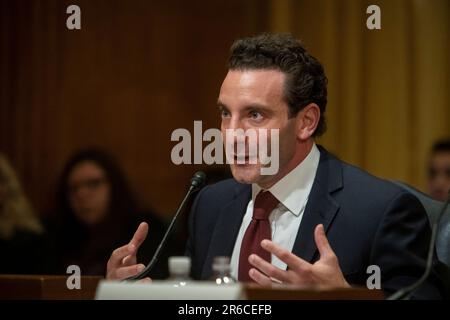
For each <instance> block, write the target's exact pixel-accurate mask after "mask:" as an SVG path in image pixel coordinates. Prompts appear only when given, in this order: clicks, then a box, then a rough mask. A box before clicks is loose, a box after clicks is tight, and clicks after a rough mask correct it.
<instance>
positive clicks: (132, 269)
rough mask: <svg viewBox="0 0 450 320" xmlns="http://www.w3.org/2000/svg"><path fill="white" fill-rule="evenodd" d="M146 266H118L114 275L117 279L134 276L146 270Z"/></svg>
mask: <svg viewBox="0 0 450 320" xmlns="http://www.w3.org/2000/svg"><path fill="white" fill-rule="evenodd" d="M144 268H145V266H144V265H143V264H135V265H132V266H128V267H122V268H117V269H116V270H115V274H114V275H113V276H114V278H115V279H120V280H122V279H125V278H128V277H131V276H134V275H136V274H138V273H139V272H141V271H142V270H144Z"/></svg>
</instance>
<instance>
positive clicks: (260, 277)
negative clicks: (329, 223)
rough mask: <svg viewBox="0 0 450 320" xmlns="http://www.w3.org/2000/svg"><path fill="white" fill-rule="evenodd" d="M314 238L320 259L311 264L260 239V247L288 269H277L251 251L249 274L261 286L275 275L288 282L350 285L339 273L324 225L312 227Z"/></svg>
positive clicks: (334, 285) (337, 285)
mask: <svg viewBox="0 0 450 320" xmlns="http://www.w3.org/2000/svg"><path fill="white" fill-rule="evenodd" d="M314 240H315V241H316V245H317V248H318V249H319V253H320V259H319V260H318V261H316V262H315V263H314V264H310V263H309V262H307V261H305V260H303V259H301V258H299V257H297V256H296V255H294V254H293V253H291V252H289V251H288V250H285V249H283V248H281V247H280V246H278V245H276V244H275V243H273V242H272V241H270V240H263V241H262V242H261V246H262V247H263V248H264V249H265V250H267V251H269V252H270V253H271V254H274V255H275V256H277V257H278V258H279V259H280V260H281V261H283V262H284V263H286V264H287V266H288V269H287V270H282V269H279V268H277V267H275V266H273V265H272V264H270V263H269V262H267V261H265V260H264V259H262V258H260V257H259V256H257V255H256V254H252V255H250V256H249V262H250V264H252V265H253V266H254V267H255V268H252V269H250V271H249V275H250V277H251V278H252V279H253V280H255V281H256V282H257V283H259V284H261V285H270V284H272V283H273V280H272V279H271V278H275V279H276V280H279V281H281V282H282V283H289V284H297V285H305V286H319V287H325V288H349V287H350V285H349V284H348V283H347V281H346V280H345V278H344V276H343V274H342V271H341V268H340V267H339V262H338V259H337V257H336V255H335V253H334V252H333V250H332V249H331V247H330V244H329V243H328V239H327V237H326V235H325V231H324V228H323V225H321V224H320V225H318V226H317V227H316V229H315V230H314Z"/></svg>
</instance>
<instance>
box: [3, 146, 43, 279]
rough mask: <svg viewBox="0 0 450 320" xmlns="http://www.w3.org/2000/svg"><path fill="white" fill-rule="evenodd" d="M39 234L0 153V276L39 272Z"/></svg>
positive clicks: (20, 191)
mask: <svg viewBox="0 0 450 320" xmlns="http://www.w3.org/2000/svg"><path fill="white" fill-rule="evenodd" d="M43 231H44V229H43V227H42V225H41V223H40V221H39V219H38V217H37V216H36V215H35V213H34V211H33V209H32V208H31V206H30V203H29V202H28V200H27V198H26V197H25V195H24V193H23V191H22V188H21V186H20V183H19V180H18V178H17V175H16V173H15V172H14V170H13V168H12V166H11V165H10V164H9V162H8V161H7V159H6V158H5V156H4V155H2V154H0V255H1V257H2V258H1V263H0V273H3V274H4V273H9V274H24V273H26V274H33V273H40V272H41V267H42V265H41V260H40V259H41V256H42V252H41V249H42V247H41V246H42V234H43Z"/></svg>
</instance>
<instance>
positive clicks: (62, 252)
mask: <svg viewBox="0 0 450 320" xmlns="http://www.w3.org/2000/svg"><path fill="white" fill-rule="evenodd" d="M54 216H55V217H56V220H55V222H54V223H53V224H52V226H51V227H50V229H51V230H52V232H51V234H52V239H53V240H51V243H54V244H55V246H54V251H55V252H56V253H55V254H54V255H53V256H52V257H51V258H52V259H53V261H52V263H51V264H52V265H53V266H55V267H56V269H54V270H51V271H50V272H51V273H65V272H66V269H67V267H68V266H69V265H78V266H79V267H80V269H81V274H82V275H104V274H105V266H106V262H107V261H108V258H109V255H110V253H111V252H112V251H113V250H114V249H115V248H117V247H118V246H121V245H124V244H126V243H127V242H128V241H129V239H130V238H131V237H132V235H133V233H134V231H135V229H136V228H137V226H138V224H139V223H140V222H141V221H146V222H148V223H149V236H148V238H147V240H146V241H145V242H144V244H143V250H140V254H141V256H140V257H139V258H140V261H142V262H143V263H148V261H149V260H150V258H151V256H152V254H153V253H154V251H155V250H156V247H157V245H158V243H159V241H160V239H162V237H163V234H164V232H165V225H164V223H163V222H162V221H161V220H160V219H159V218H158V217H157V216H156V215H155V214H153V213H152V212H145V213H144V212H142V211H140V210H139V208H138V206H137V204H136V202H135V199H134V197H133V195H132V193H131V191H130V189H129V187H128V184H127V181H126V179H125V176H124V174H123V173H122V170H121V169H120V168H119V166H118V165H117V163H116V162H115V160H114V159H113V158H112V157H111V156H110V155H109V154H108V153H106V152H104V151H102V150H97V149H91V150H85V151H82V152H80V153H77V154H75V155H74V156H73V157H72V158H71V159H70V160H69V161H68V163H67V164H66V166H65V168H64V170H63V172H62V176H61V178H60V181H59V185H58V189H57V208H56V210H55V215H54ZM166 254H169V252H168V251H166ZM159 261H160V263H159V264H157V265H156V266H155V268H154V269H153V272H152V274H151V276H152V277H153V278H155V279H160V278H165V277H166V276H167V256H162V257H161V259H160V260H159Z"/></svg>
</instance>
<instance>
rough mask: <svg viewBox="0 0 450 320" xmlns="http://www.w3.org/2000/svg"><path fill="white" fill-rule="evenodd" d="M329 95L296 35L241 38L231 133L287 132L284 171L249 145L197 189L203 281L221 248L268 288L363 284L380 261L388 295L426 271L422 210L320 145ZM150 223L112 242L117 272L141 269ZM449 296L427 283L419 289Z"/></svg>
mask: <svg viewBox="0 0 450 320" xmlns="http://www.w3.org/2000/svg"><path fill="white" fill-rule="evenodd" d="M326 103H327V78H326V76H325V73H324V70H323V67H322V65H321V64H320V62H319V61H317V60H316V59H315V58H314V57H312V56H311V55H310V54H309V53H308V52H307V51H306V50H305V49H304V48H303V47H302V45H301V44H300V43H299V42H298V41H296V40H295V39H294V38H293V37H291V36H289V35H260V36H256V37H252V38H246V39H241V40H238V41H236V42H235V43H234V44H233V46H232V48H231V57H230V59H229V71H228V74H227V75H226V77H225V80H224V81H223V84H222V87H221V90H220V94H219V98H218V107H219V110H220V113H221V117H222V122H221V130H222V132H223V133H225V131H226V130H227V129H244V130H248V129H256V130H259V129H277V130H278V132H279V170H278V172H277V173H275V174H273V175H263V174H261V169H262V168H263V167H264V165H263V164H261V161H259V160H260V159H257V160H258V161H256V163H253V162H251V161H250V160H252V159H251V157H252V155H250V154H248V153H246V154H244V157H245V160H246V161H245V163H244V164H238V163H236V161H234V162H232V163H231V171H232V174H233V177H234V179H231V180H226V181H223V182H220V183H217V184H215V185H212V186H208V187H205V188H204V189H203V190H202V191H201V192H200V193H199V194H198V196H197V198H196V200H195V202H194V204H193V207H192V211H191V215H190V224H189V233H190V235H189V240H188V243H187V249H186V252H187V255H189V256H190V257H191V258H192V274H193V276H194V278H196V279H207V278H209V277H210V276H211V273H212V271H211V265H212V261H213V258H214V257H215V256H229V257H231V272H232V275H233V276H234V277H236V278H237V279H238V280H240V281H253V282H256V283H259V284H262V285H270V284H272V283H274V282H275V283H285V284H290V283H292V284H299V285H308V286H320V287H333V288H346V287H349V286H351V285H362V286H365V285H366V281H367V278H368V277H369V276H370V274H368V273H367V268H368V267H369V266H373V265H374V266H375V267H376V268H379V270H380V272H381V286H382V289H384V290H385V291H386V292H393V291H395V290H397V289H399V288H402V287H404V286H407V285H409V284H411V283H413V282H415V281H416V280H417V279H419V278H420V276H421V274H422V273H423V271H424V268H425V259H426V254H427V246H428V242H429V239H430V229H429V224H428V221H427V217H426V214H425V211H424V208H423V207H422V205H421V204H420V202H419V201H418V200H417V199H416V198H415V197H414V196H413V195H411V194H409V193H407V192H405V191H404V190H403V189H400V188H399V187H396V186H394V185H393V184H391V183H389V182H387V181H383V180H381V179H378V178H375V177H373V176H371V175H370V174H368V173H366V172H364V171H362V170H360V169H358V168H355V167H353V166H351V165H348V164H345V163H344V162H342V161H340V160H338V159H336V158H335V157H333V156H332V155H331V154H330V153H328V152H327V151H326V150H325V149H324V148H322V147H320V146H317V145H316V144H315V142H314V139H315V137H317V136H319V135H321V134H322V133H324V132H325V118H324V114H325V108H326ZM224 136H225V134H224ZM227 142H229V141H227ZM231 143H235V141H231ZM232 156H233V157H235V158H237V157H238V156H239V154H233V155H232ZM147 230H148V226H147V225H146V224H141V225H140V226H139V228H138V230H137V231H136V234H135V237H134V238H133V239H132V240H131V242H130V243H129V244H127V245H125V246H123V247H121V248H119V249H117V250H115V251H114V253H113V254H112V256H111V258H110V260H109V262H108V272H107V278H109V279H122V278H125V277H128V276H131V275H134V274H136V273H137V272H139V271H140V270H142V269H143V267H144V266H143V265H140V264H136V256H135V254H136V250H137V249H138V247H139V245H140V243H142V241H143V240H144V239H145V236H146V234H147ZM439 295H440V293H439V290H438V288H437V286H436V285H435V284H434V283H433V281H429V282H427V283H426V284H425V285H424V286H423V287H422V290H421V291H418V292H417V296H416V297H423V298H436V297H439Z"/></svg>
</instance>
